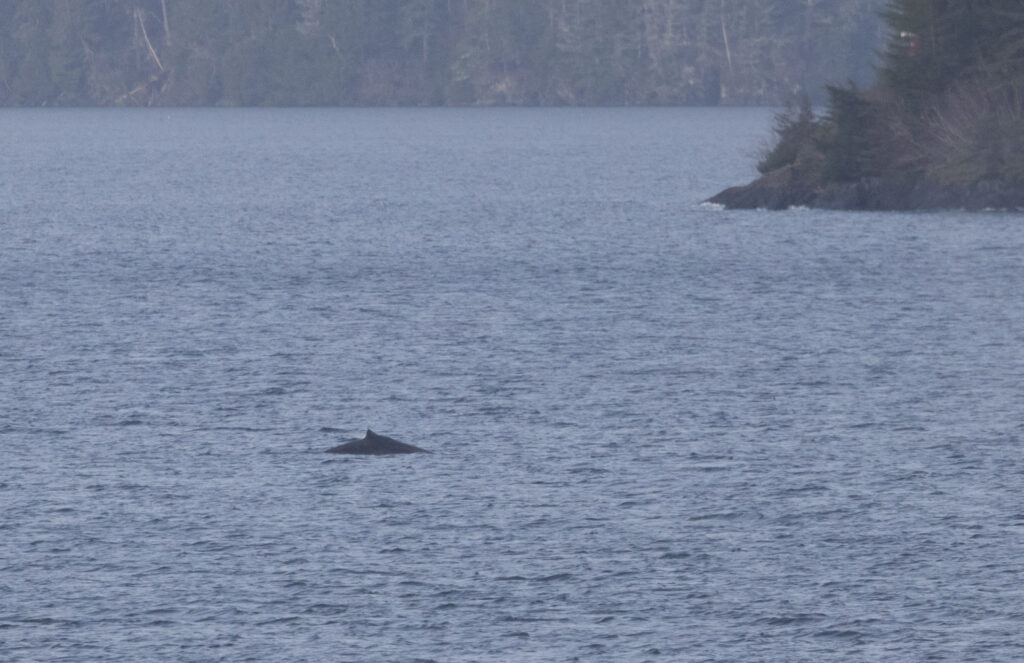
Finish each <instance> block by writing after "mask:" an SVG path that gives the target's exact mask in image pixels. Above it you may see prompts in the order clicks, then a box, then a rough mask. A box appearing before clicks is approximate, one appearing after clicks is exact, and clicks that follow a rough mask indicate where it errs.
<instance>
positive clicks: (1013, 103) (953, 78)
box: [759, 0, 1024, 204]
mask: <svg viewBox="0 0 1024 663" xmlns="http://www.w3.org/2000/svg"><path fill="white" fill-rule="evenodd" d="M885 18H886V21H887V24H888V27H889V30H890V41H889V45H888V48H887V50H886V52H885V57H884V66H883V67H882V69H881V70H880V72H879V73H880V76H879V78H878V81H877V83H876V84H875V86H874V87H873V88H871V89H869V90H867V91H862V90H860V89H858V88H857V87H856V86H855V85H852V84H851V85H849V86H848V87H835V86H829V87H828V88H827V90H828V96H829V99H828V112H827V114H826V115H825V117H824V118H822V119H820V120H812V119H807V118H806V116H802V115H796V116H793V115H784V116H782V117H781V119H780V120H779V123H778V124H777V127H776V133H777V135H778V137H779V141H778V144H777V145H776V146H775V147H774V149H773V150H772V151H770V152H769V153H768V154H767V156H766V157H765V159H764V160H763V161H762V162H761V164H760V165H759V168H760V169H761V171H762V172H763V173H770V172H772V171H775V170H777V169H780V168H783V167H785V166H788V165H790V164H799V162H800V158H801V155H802V154H804V153H806V145H807V143H808V138H807V137H808V136H811V137H812V139H813V141H814V142H816V144H817V146H818V149H819V153H820V156H821V157H822V159H821V168H820V172H815V173H813V174H812V175H808V174H807V171H806V169H805V171H804V172H803V173H801V175H800V178H801V183H802V184H805V185H807V184H809V185H811V186H812V187H814V188H816V189H817V190H825V189H827V188H828V186H829V185H833V187H834V188H833V190H840V189H842V187H843V186H846V185H849V186H859V184H858V183H860V184H864V183H866V182H875V183H877V182H879V181H892V182H902V183H904V184H907V183H911V186H910V189H914V185H913V183H915V182H917V183H921V182H924V183H926V184H925V185H924V186H923V187H918V189H919V190H924V189H928V188H931V189H933V190H940V191H941V192H942V194H943V195H944V196H946V197H947V198H948V199H949V200H956V199H957V197H958V196H960V197H961V198H963V199H965V200H968V199H970V200H975V201H976V200H978V198H971V197H972V196H977V195H979V192H989V194H986V195H990V194H991V195H995V196H996V198H997V199H998V200H1000V201H1003V202H1002V203H1000V204H1010V203H1007V202H1006V201H1011V202H1012V204H1018V203H1017V202H1013V201H1018V202H1020V203H1024V156H1022V155H1024V5H1022V4H1021V2H1020V0H893V1H892V2H890V3H889V5H888V8H887V10H886V12H885ZM794 118H795V119H794ZM801 118H802V119H801ZM870 186H875V185H874V184H871V185H870ZM842 190H844V191H850V190H854V189H848V188H847V189H842ZM992 192H995V194H992Z"/></svg>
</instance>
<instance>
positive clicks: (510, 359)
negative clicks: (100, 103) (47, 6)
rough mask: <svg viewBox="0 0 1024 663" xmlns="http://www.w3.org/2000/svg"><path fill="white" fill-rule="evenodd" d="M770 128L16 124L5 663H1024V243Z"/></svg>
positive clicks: (1, 604) (413, 113)
mask: <svg viewBox="0 0 1024 663" xmlns="http://www.w3.org/2000/svg"><path fill="white" fill-rule="evenodd" d="M769 125H770V114H769V113H767V112H765V111H756V110H755V111H751V110H724V111H717V112H716V111H706V110H692V109H691V110H668V109H665V110H590V111H588V110H487V111H476V110H445V111H433V110H391V111H381V110H307V111H297V110H264V111H253V110H249V111H246V110H216V111H214V110H207V111H195V110H181V111H170V112H168V111H146V112H142V111H109V110H105V111H101V110H95V111H82V110H78V111H4V112H2V113H0V136H2V137H0V147H2V153H3V157H2V158H0V312H2V313H0V505H2V507H3V508H2V510H0V660H4V661H7V660H11V661H76V662H77V661H87V660H96V661H167V660H174V661H215V660H225V661H242V660H253V661H269V660H281V661H360V662H364V661H365V662H385V661H439V662H440V661H445V662H447V661H494V662H498V661H743V662H748V661H773V662H774V661H787V662H798V661H808V662H811V661H815V662H817V661H824V660H849V661H926V660H928V661H957V662H961V661H984V662H995V661H1019V660H1022V659H1024V638H1022V630H1021V625H1022V624H1024V501H1022V495H1024V492H1022V489H1024V460H1022V448H1024V446H1022V435H1024V387H1022V385H1024V304H1022V302H1024V298H1022V296H1021V292H1022V289H1024V223H1022V217H1021V216H1019V215H1001V214H975V215H971V214H959V213H947V214H927V215H926V214H909V215H908V214H898V215H893V214H865V213H861V214H845V213H834V212H816V211H792V212H784V213H758V212H723V211H716V210H713V209H707V208H704V207H701V206H700V205H699V201H700V200H702V199H703V198H706V197H707V196H709V195H711V194H713V193H715V192H716V191H717V190H718V189H720V188H722V187H724V186H726V185H730V184H734V183H737V182H740V181H743V180H746V179H749V178H750V177H751V176H752V175H753V172H752V168H751V164H752V162H753V161H754V160H755V159H754V157H755V155H754V150H755V149H756V145H757V144H758V141H759V140H761V139H762V138H764V137H765V136H766V135H767V127H768V126H769ZM367 427H372V428H374V429H375V430H377V431H378V432H380V433H383V434H387V435H391V436H393V437H396V438H398V439H400V440H403V441H406V442H409V443H412V444H416V445H418V446H421V447H425V448H428V449H430V450H432V451H433V452H434V453H433V454H430V455H415V456H403V457H378V458H359V457H337V456H327V455H325V454H323V453H322V452H323V450H324V449H326V448H328V447H330V446H334V445H335V444H338V443H339V442H340V441H343V440H344V439H345V438H348V437H357V436H361V435H362V433H363V432H364V430H365V428H367Z"/></svg>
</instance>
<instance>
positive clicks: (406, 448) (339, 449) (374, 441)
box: [327, 428, 430, 456]
mask: <svg viewBox="0 0 1024 663" xmlns="http://www.w3.org/2000/svg"><path fill="white" fill-rule="evenodd" d="M327 453H329V454H361V455H368V456H382V455H384V454H425V453H430V452H429V451H427V450H426V449H420V448H419V447H414V446H413V445H411V444H406V443H405V442H399V441H398V440H393V439H391V438H390V437H387V436H385V435H377V434H376V433H374V432H373V431H372V430H370V429H369V428H367V429H366V437H364V438H363V439H361V440H352V441H351V442H346V443H345V444H340V445H338V446H336V447H334V448H332V449H328V450H327Z"/></svg>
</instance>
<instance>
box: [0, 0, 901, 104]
mask: <svg viewBox="0 0 1024 663" xmlns="http://www.w3.org/2000/svg"><path fill="white" fill-rule="evenodd" d="M883 2H884V0H0V105H7V106H89V105H100V106H152V105H184V106H313V105H324V106H332V105H412V106H415V105H422V106H426V105H430V106H440V105H453V106H454V105H541V106H554V105H717V104H762V105H763V104H768V105H770V104H777V103H778V102H779V101H780V100H783V99H785V98H787V97H789V96H791V95H793V94H794V93H798V92H801V91H804V92H807V93H809V94H810V95H811V97H812V98H813V99H818V98H819V95H822V94H823V93H822V91H823V89H824V86H825V85H826V84H829V83H835V82H841V81H847V80H854V81H860V82H867V81H870V80H871V78H872V77H873V68H872V67H873V63H874V62H875V60H876V56H875V54H876V50H877V49H878V47H879V46H880V44H882V43H883V42H882V36H883V35H884V32H883V29H882V21H881V19H880V17H879V11H880V9H881V6H882V4H883ZM820 98H821V99H823V98H824V97H823V96H822V97H820Z"/></svg>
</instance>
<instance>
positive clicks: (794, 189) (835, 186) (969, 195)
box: [707, 165, 1024, 211]
mask: <svg viewBox="0 0 1024 663" xmlns="http://www.w3.org/2000/svg"><path fill="white" fill-rule="evenodd" d="M707 202H709V203H715V204H718V205H723V206H724V207H726V208H728V209H769V210H781V209H789V208H791V207H812V208H818V209H833V210H897V211H910V210H943V209H967V210H984V209H999V210H1024V190H1020V189H1019V188H1016V187H1013V186H1008V185H1006V184H1004V183H1002V182H999V181H991V180H981V181H978V182H974V183H972V184H970V185H962V184H952V183H944V182H941V181H939V180H938V179H936V178H934V177H928V176H924V175H917V176H910V175H903V176H896V177H890V178H883V177H868V178H862V179H860V180H857V181H853V182H825V181H823V180H822V178H821V177H820V176H819V175H816V174H815V173H813V172H808V171H807V170H806V169H801V168H798V167H797V166H795V165H790V166H786V167H784V168H779V169H777V170H773V171H771V172H769V173H767V174H766V175H764V176H762V177H760V178H759V179H757V180H755V181H753V182H751V183H750V184H747V185H746V186H735V187H731V188H729V189H726V190H725V191H722V192H721V193H719V194H718V195H716V196H714V197H713V198H711V199H709V200H708V201H707Z"/></svg>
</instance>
